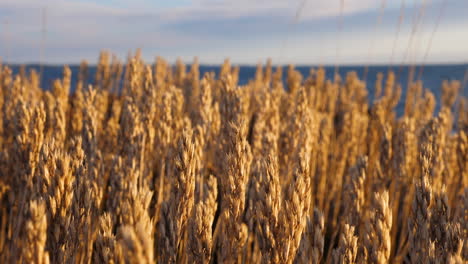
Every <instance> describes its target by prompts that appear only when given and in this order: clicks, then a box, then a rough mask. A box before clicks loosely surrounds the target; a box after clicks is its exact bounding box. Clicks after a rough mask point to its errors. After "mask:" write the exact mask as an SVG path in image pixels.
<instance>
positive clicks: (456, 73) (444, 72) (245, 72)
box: [11, 64, 468, 114]
mask: <svg viewBox="0 0 468 264" xmlns="http://www.w3.org/2000/svg"><path fill="white" fill-rule="evenodd" d="M11 67H12V69H13V72H14V73H18V71H19V68H20V66H18V65H12V66H11ZM311 67H313V66H298V67H296V70H298V71H300V72H301V73H302V75H303V76H304V78H306V77H307V76H308V75H309V72H310V69H311ZM31 69H35V70H36V71H37V72H39V71H40V67H39V66H38V65H27V66H26V72H29V71H30V70H31ZM70 69H71V71H72V90H74V88H75V87H74V86H75V84H76V81H77V80H76V78H77V76H78V72H79V66H78V65H71V66H70ZM325 69H326V75H327V79H333V75H334V67H332V66H329V67H325ZM219 70H220V67H219V66H203V65H202V66H200V76H203V74H204V73H206V72H215V73H216V75H218V74H219ZM285 70H286V68H283V73H285ZM388 70H389V67H388V66H371V67H369V69H368V74H367V83H368V85H367V87H368V90H369V98H370V99H371V98H373V91H374V84H375V81H376V77H377V74H378V73H379V72H382V73H386V72H387V71H388ZM467 70H468V64H457V65H426V66H425V67H424V70H423V73H422V75H421V80H422V81H423V85H424V88H426V89H429V90H431V91H432V92H433V93H434V95H435V97H436V99H437V100H439V99H440V96H441V84H442V81H444V80H460V81H461V82H463V79H464V78H465V73H466V71H467ZM62 71H63V66H44V67H43V77H42V79H41V86H42V87H44V88H45V89H48V88H49V87H51V84H52V82H53V81H54V80H55V79H58V78H61V77H62ZM255 71H256V67H255V66H240V72H239V84H240V85H244V84H247V83H248V81H249V80H252V79H253V78H254V77H255ZM350 71H355V72H357V74H358V76H359V77H360V78H363V76H364V71H365V67H364V66H341V67H340V68H339V72H340V74H341V75H342V76H345V75H346V73H347V72H350ZM393 71H394V72H395V74H396V77H397V81H398V83H400V84H401V85H402V88H403V91H402V97H401V98H402V99H403V98H405V94H406V84H407V82H408V73H409V69H408V66H404V67H400V66H396V67H394V68H393ZM88 72H89V74H88V76H90V80H89V83H93V78H94V75H95V72H96V67H89V70H88ZM415 72H416V74H415V76H416V77H417V76H418V75H419V67H417V68H416V71H415ZM283 76H285V74H283ZM461 94H462V95H464V96H468V88H466V87H465V89H463V87H462V91H461ZM403 106H404V104H403V100H400V103H399V105H398V106H397V109H396V110H397V113H398V114H401V113H402V112H403ZM437 109H438V108H437Z"/></svg>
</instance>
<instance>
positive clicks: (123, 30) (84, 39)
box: [0, 0, 468, 64]
mask: <svg viewBox="0 0 468 264" xmlns="http://www.w3.org/2000/svg"><path fill="white" fill-rule="evenodd" d="M402 2H404V6H405V8H404V12H403V14H404V16H403V18H404V19H403V22H402V24H401V30H400V33H399V34H398V35H397V34H396V30H397V25H398V17H399V15H400V7H401V4H402ZM383 3H384V4H385V8H383V9H382V4H383ZM423 4H424V8H422V6H423ZM444 5H445V9H444V12H443V16H442V19H441V20H440V24H439V26H438V28H437V30H436V31H435V34H433V33H432V32H434V29H435V28H436V27H435V26H436V21H437V17H438V16H439V14H440V10H441V9H442V7H443V6H444ZM44 9H45V10H46V35H45V36H46V41H45V49H44V50H45V52H44V53H45V56H44V58H45V62H47V63H79V62H80V61H81V60H82V59H86V60H88V61H89V62H91V63H95V62H96V60H97V57H98V54H99V51H100V50H102V49H106V50H109V51H111V52H113V53H115V54H116V55H118V56H119V57H120V58H121V59H124V58H125V57H126V55H127V54H128V52H129V51H132V50H135V49H136V48H142V51H143V56H144V58H145V60H147V61H148V62H151V61H153V60H154V58H155V57H156V56H163V57H165V58H166V59H168V60H170V61H175V59H176V58H178V57H180V58H182V59H183V60H184V61H187V62H190V61H192V59H193V57H194V56H198V57H199V60H200V61H201V62H202V63H208V64H219V63H222V61H223V60H224V58H226V57H229V58H230V59H231V61H233V62H234V63H241V64H256V63H257V62H259V61H265V60H266V59H267V58H272V59H273V61H274V62H276V63H295V64H335V63H340V64H359V63H380V64H387V63H389V62H390V61H392V60H393V62H395V63H412V62H422V61H426V62H428V63H431V62H432V63H453V62H457V63H458V62H467V61H468V1H466V0H344V6H343V16H342V19H343V20H342V21H343V26H342V30H341V31H339V30H338V23H339V22H338V21H339V19H338V17H339V13H340V11H339V10H340V0H305V1H304V0H231V1H228V0H133V1H124V0H99V1H98V0H41V1H38V0H1V1H0V57H2V59H3V60H6V61H9V62H16V63H27V62H39V61H40V58H41V56H40V54H41V52H40V50H41V48H40V47H41V36H42V35H41V30H42V26H41V14H42V10H44ZM298 10H299V11H298ZM382 10H383V12H382ZM381 14H383V15H381ZM418 16H419V17H420V20H417V19H415V17H418ZM379 18H381V22H380V23H377V21H378V20H379ZM415 21H419V22H418V23H415ZM412 32H414V33H415V34H413V37H411V35H412V34H411V33H412ZM396 36H398V37H397V38H396ZM431 36H433V37H432V45H429V42H430V39H431ZM429 46H430V48H428V47H429ZM394 47H395V49H394ZM392 50H395V51H394V52H393V54H394V55H393V56H392V55H391V54H392ZM426 53H427V56H426V55H425V54H426Z"/></svg>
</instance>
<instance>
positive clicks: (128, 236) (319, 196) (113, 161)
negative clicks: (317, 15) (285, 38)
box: [0, 53, 468, 263]
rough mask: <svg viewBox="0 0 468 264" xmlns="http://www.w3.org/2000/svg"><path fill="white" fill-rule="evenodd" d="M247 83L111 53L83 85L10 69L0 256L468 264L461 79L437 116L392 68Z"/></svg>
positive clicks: (270, 76) (224, 72)
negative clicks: (401, 107)
mask: <svg viewBox="0 0 468 264" xmlns="http://www.w3.org/2000/svg"><path fill="white" fill-rule="evenodd" d="M238 73H239V71H238V68H233V67H231V66H230V64H229V62H228V61H226V62H225V63H224V64H223V66H222V68H221V70H220V74H219V76H218V77H217V78H215V76H214V74H206V75H205V76H202V77H200V76H199V71H198V64H197V62H196V61H195V63H193V64H192V65H191V68H190V70H188V71H187V70H186V67H185V66H184V65H183V64H182V63H181V62H178V63H177V64H176V66H175V67H171V66H170V65H169V64H168V63H166V62H165V61H164V60H163V59H160V58H158V59H157V61H156V63H155V64H154V65H147V64H145V63H144V62H143V61H142V60H141V59H140V57H139V55H138V54H137V55H135V56H134V57H131V58H129V59H128V61H127V62H126V65H125V67H124V65H123V64H122V63H120V62H119V61H118V60H117V59H112V60H111V57H110V56H109V54H107V53H103V54H102V55H101V57H100V60H99V64H98V68H97V73H96V76H95V78H94V79H95V81H94V82H93V83H92V84H90V83H86V80H88V79H89V78H88V76H87V65H86V63H83V64H82V65H81V70H80V75H79V78H78V79H79V81H78V83H77V84H76V90H75V91H74V92H73V93H71V92H70V87H71V72H70V70H69V69H68V68H67V67H65V68H64V71H63V78H62V79H60V80H57V81H55V82H54V84H53V86H52V87H50V89H48V88H49V87H39V83H40V82H39V77H38V74H36V73H35V72H31V73H25V72H24V71H23V72H20V73H19V74H18V75H16V76H14V75H13V74H12V72H11V70H10V69H9V68H8V67H6V66H0V87H1V89H0V107H1V118H0V135H1V137H0V151H1V152H0V262H1V263H156V262H157V263H466V261H467V260H468V240H467V239H468V237H467V235H468V234H467V229H468V220H467V210H468V137H467V134H468V104H467V103H466V100H465V99H464V98H462V97H461V96H459V95H458V91H459V88H460V83H459V82H456V81H453V82H445V83H443V84H442V98H440V102H439V103H440V108H441V110H440V111H439V112H438V113H437V114H435V105H436V98H435V97H434V95H433V94H432V93H431V92H430V91H428V90H424V89H423V86H422V83H421V82H419V81H415V82H411V83H409V86H408V87H407V91H406V93H405V95H404V97H405V98H403V99H400V97H401V94H402V92H401V91H402V89H401V87H400V86H399V85H398V84H397V81H396V77H395V75H394V74H393V73H392V72H388V74H386V75H385V76H384V75H379V77H378V81H377V82H376V83H375V84H369V85H367V86H370V87H369V88H367V87H366V84H365V83H364V82H363V81H361V80H359V78H358V76H357V75H356V74H355V73H349V74H348V75H347V76H346V78H343V79H342V78H340V76H336V77H335V79H334V80H326V78H325V72H324V70H323V69H321V68H319V69H315V70H311V72H310V75H309V76H308V77H306V78H305V79H303V76H301V74H299V73H298V72H297V71H295V70H294V68H293V67H292V66H291V67H289V68H288V69H287V72H286V82H283V81H282V79H283V77H282V70H281V68H276V69H274V70H273V69H272V67H271V64H270V63H268V64H267V65H266V67H262V66H259V67H258V70H257V74H256V77H255V79H254V80H251V81H250V82H249V83H248V84H247V85H245V86H241V87H238V85H237V80H238ZM73 85H75V84H73ZM43 88H45V89H43ZM367 89H375V90H374V91H375V92H374V94H375V96H374V98H373V99H372V100H369V99H368V90H367ZM400 100H404V102H405V111H404V115H403V116H401V117H397V116H396V114H395V107H396V105H397V103H398V102H399V101H400Z"/></svg>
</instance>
